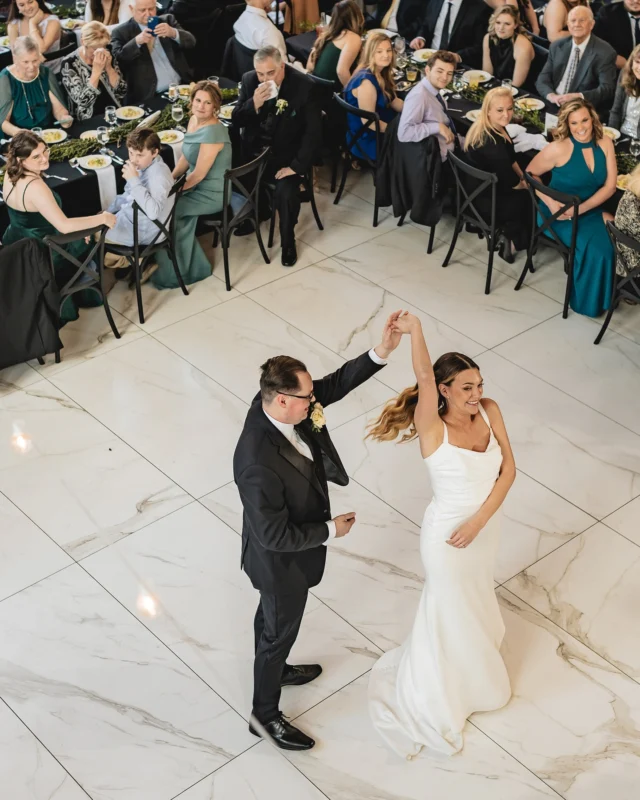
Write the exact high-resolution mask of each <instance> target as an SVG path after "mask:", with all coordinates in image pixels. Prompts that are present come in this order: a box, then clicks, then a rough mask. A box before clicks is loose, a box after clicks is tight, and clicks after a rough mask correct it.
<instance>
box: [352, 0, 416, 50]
mask: <svg viewBox="0 0 640 800" xmlns="http://www.w3.org/2000/svg"><path fill="white" fill-rule="evenodd" d="M427 5H428V4H427V3H426V2H425V0H381V2H380V3H378V5H377V6H376V11H375V14H374V15H373V16H372V17H369V19H368V20H367V24H366V27H367V28H385V29H386V30H389V31H391V32H392V33H399V34H400V36H402V38H403V39H406V40H407V41H408V42H412V41H413V40H414V39H415V38H416V37H417V36H418V35H419V34H420V32H421V31H422V28H423V27H424V24H425V16H426V13H427Z"/></svg>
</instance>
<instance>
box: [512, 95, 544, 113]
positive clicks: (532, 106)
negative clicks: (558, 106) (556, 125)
mask: <svg viewBox="0 0 640 800" xmlns="http://www.w3.org/2000/svg"><path fill="white" fill-rule="evenodd" d="M516 107H517V108H519V109H521V110H523V111H542V109H543V108H544V100H540V99H539V98H537V97H523V98H522V100H516Z"/></svg>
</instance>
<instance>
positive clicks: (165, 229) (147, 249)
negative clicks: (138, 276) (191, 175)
mask: <svg viewBox="0 0 640 800" xmlns="http://www.w3.org/2000/svg"><path fill="white" fill-rule="evenodd" d="M186 181H187V175H186V173H185V174H184V175H181V176H180V177H179V178H178V180H177V181H176V182H175V183H174V184H173V186H172V187H171V191H170V192H169V197H173V198H175V199H174V202H173V205H172V206H171V210H170V211H169V214H168V215H167V218H166V219H165V220H164V222H163V221H162V220H159V219H152V220H151V222H153V224H154V225H155V226H156V228H157V229H158V232H157V233H156V235H155V236H154V237H153V240H152V241H151V242H149V243H148V244H145V245H144V249H143V251H142V252H140V239H139V233H138V220H139V214H141V213H142V214H144V210H143V209H142V208H140V206H139V205H138V204H137V203H134V204H133V253H134V258H135V259H136V260H138V259H144V258H146V257H147V256H148V255H150V254H151V253H152V252H153V251H154V248H158V246H166V245H170V246H173V241H174V237H175V219H176V207H177V205H178V200H179V199H180V195H181V194H182V190H183V189H184V185H185V183H186ZM144 215H145V217H147V219H151V218H150V217H149V216H147V215H146V214H144ZM163 235H164V239H163V240H162V242H159V241H158V239H159V238H160V237H161V236H163Z"/></svg>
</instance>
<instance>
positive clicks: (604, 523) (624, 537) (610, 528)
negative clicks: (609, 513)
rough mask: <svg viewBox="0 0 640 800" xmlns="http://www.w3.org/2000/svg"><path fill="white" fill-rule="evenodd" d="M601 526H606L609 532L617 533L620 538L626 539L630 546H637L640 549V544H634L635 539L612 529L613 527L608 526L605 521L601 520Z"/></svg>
mask: <svg viewBox="0 0 640 800" xmlns="http://www.w3.org/2000/svg"><path fill="white" fill-rule="evenodd" d="M605 519H606V517H605ZM600 524H601V525H604V527H605V528H606V529H607V530H609V531H611V532H612V533H615V534H617V535H618V536H621V537H622V538H623V539H626V540H627V542H629V544H632V545H635V546H636V547H640V544H639V543H638V542H634V541H633V539H630V538H629V537H628V536H625V535H624V533H620V531H617V530H616V529H615V528H612V527H611V525H608V524H607V523H606V522H605V521H604V520H600Z"/></svg>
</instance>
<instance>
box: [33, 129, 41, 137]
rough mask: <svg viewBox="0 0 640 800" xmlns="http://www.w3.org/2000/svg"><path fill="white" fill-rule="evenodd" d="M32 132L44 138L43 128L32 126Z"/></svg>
mask: <svg viewBox="0 0 640 800" xmlns="http://www.w3.org/2000/svg"><path fill="white" fill-rule="evenodd" d="M31 132H32V133H35V135H36V136H39V137H40V138H41V139H42V128H31Z"/></svg>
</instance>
